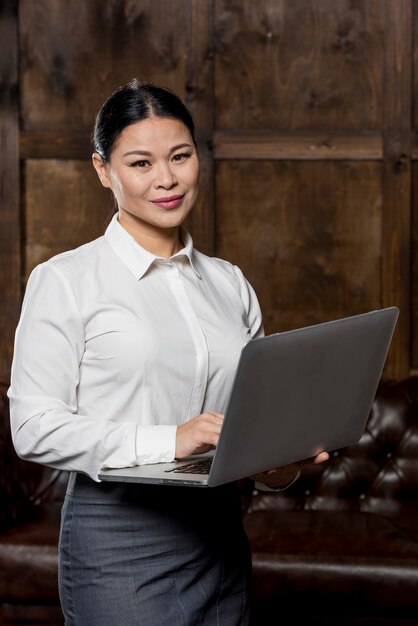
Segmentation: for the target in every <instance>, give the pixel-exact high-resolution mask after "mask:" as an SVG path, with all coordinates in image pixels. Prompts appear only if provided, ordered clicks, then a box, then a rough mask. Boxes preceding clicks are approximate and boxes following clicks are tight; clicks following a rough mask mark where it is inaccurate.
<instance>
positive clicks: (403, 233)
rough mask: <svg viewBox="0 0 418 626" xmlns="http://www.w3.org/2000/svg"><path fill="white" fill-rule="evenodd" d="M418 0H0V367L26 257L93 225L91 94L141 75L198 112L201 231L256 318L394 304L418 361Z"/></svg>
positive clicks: (276, 327)
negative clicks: (232, 266) (242, 279)
mask: <svg viewBox="0 0 418 626" xmlns="http://www.w3.org/2000/svg"><path fill="white" fill-rule="evenodd" d="M417 16H418V0H260V1H259V2H254V0H71V2H68V1H67V0H36V2H34V1H32V0H20V1H18V0H2V1H1V2H0V46H1V54H0V112H1V128H0V132H1V146H0V178H1V180H0V193H1V205H0V211H1V213H0V246H1V247H0V254H1V272H0V297H1V302H0V333H1V340H0V358H1V364H0V368H1V370H3V371H7V370H8V369H9V367H10V360H11V355H12V343H13V336H14V331H15V326H16V323H17V319H18V315H19V310H20V305H21V298H22V292H23V290H24V286H25V281H26V278H27V276H28V273H29V272H30V270H31V269H32V268H33V267H34V266H35V265H36V264H37V263H39V262H41V261H43V260H45V259H47V258H48V257H50V256H51V255H53V254H55V253H57V252H60V251H62V250H66V249H69V248H72V247H74V246H76V245H78V244H81V243H84V242H86V241H88V240H90V239H91V238H93V237H96V236H98V235H100V234H102V232H103V229H104V227H105V225H106V223H107V220H108V217H109V212H110V209H111V201H110V198H109V196H108V195H107V193H106V192H105V190H104V189H103V188H102V187H101V186H100V185H99V183H98V181H97V179H96V177H95V174H94V173H93V170H92V167H91V164H90V155H91V148H90V135H91V130H92V126H93V123H94V117H95V114H96V111H97V109H98V107H99V105H100V104H101V102H102V101H103V99H104V98H105V97H107V96H108V95H109V94H110V93H111V92H112V91H113V89H115V88H116V87H117V86H118V85H120V84H122V83H125V82H127V81H129V80H131V79H132V78H133V77H137V78H140V79H144V80H150V81H153V82H156V83H158V84H162V85H165V86H167V87H170V88H172V89H174V90H176V91H177V92H178V93H179V94H180V95H181V96H182V97H183V98H184V99H185V101H186V102H187V104H188V106H189V107H190V109H191V111H192V113H193V114H194V117H195V121H196V124H197V128H198V133H197V136H198V144H199V152H200V158H201V163H202V172H203V175H202V185H201V192H200V195H199V199H198V203H197V206H196V208H195V210H194V212H193V215H192V217H191V218H190V220H189V223H188V226H189V228H190V230H191V233H192V235H193V238H194V240H195V244H196V245H197V247H199V248H200V249H202V250H203V251H204V252H207V253H210V254H214V255H217V256H220V257H224V258H227V259H229V260H231V261H232V262H234V263H237V264H238V265H239V266H240V267H241V268H242V270H243V271H244V273H245V274H246V276H247V277H248V279H249V280H250V281H251V282H252V284H253V285H254V287H255V289H256V291H257V293H258V294H259V298H260V301H261V304H262V308H263V311H264V316H265V326H266V331H267V332H275V331H280V330H286V329H290V328H294V327H297V326H302V325H306V324H312V323H316V322H321V321H325V320H327V319H332V318H335V317H341V316H345V315H351V314H356V313H361V312H364V311H367V310H370V309H373V308H379V307H382V306H388V305H397V306H399V307H400V318H399V322H398V327H397V330H396V333H395V336H394V339H393V344H392V347H391V350H390V353H389V357H388V362H387V367H386V369H385V373H386V374H387V375H388V376H393V377H395V376H396V377H398V376H403V375H406V374H408V373H409V372H410V371H411V370H412V371H414V369H415V368H418V288H417V286H416V285H417V283H418V280H417V279H418V257H417V255H416V253H415V249H416V244H417V242H418V225H417V221H418V220H417V216H418V188H417V187H418V140H417V137H418V135H417V128H418V110H417V106H416V103H418V72H417V71H416V67H417V62H418V43H417V34H416V28H415V25H416V23H417Z"/></svg>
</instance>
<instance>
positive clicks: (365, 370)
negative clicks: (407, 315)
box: [208, 307, 399, 486]
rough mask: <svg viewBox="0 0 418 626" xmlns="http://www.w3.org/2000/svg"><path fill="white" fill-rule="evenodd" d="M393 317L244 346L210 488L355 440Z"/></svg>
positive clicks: (385, 312)
mask: <svg viewBox="0 0 418 626" xmlns="http://www.w3.org/2000/svg"><path fill="white" fill-rule="evenodd" d="M398 314H399V310H398V308H397V307H389V308H386V309H380V310H376V311H371V312H369V313H363V314H360V315H356V316H352V317H346V318H342V319H339V320H333V321H330V322H324V323H322V324H317V325H314V326H309V327H305V328H299V329H295V330H291V331H287V332H284V333H278V334H275V335H269V336H267V337H262V338H259V339H253V340H251V341H250V342H249V343H248V344H246V346H245V347H244V348H243V350H242V353H241V358H240V362H239V364H238V368H237V372H236V376H235V383H234V386H233V390H232V393H231V397H230V399H229V404H228V407H227V411H226V418H225V420H224V424H223V426H222V432H221V436H220V439H219V443H218V446H217V449H216V452H215V457H214V461H213V464H212V469H211V472H210V475H209V481H208V484H209V486H216V485H219V484H222V483H225V482H229V481H232V480H236V479H239V478H242V477H244V476H249V475H252V474H255V473H258V472H263V471H265V470H267V469H270V468H274V467H280V466H282V465H286V464H288V463H293V462H296V461H300V460H302V459H305V458H309V457H312V456H314V455H316V454H317V453H319V452H321V451H322V450H327V451H332V450H336V449H338V448H342V447H345V446H347V445H351V444H353V443H355V442H356V441H358V440H359V439H360V437H361V436H362V434H363V432H364V429H365V426H366V422H367V418H368V416H369V413H370V410H371V406H372V403H373V400H374V397H375V394H376V390H377V386H378V384H379V380H380V378H381V375H382V371H383V367H384V364H385V361H386V357H387V353H388V350H389V346H390V342H391V339H392V335H393V331H394V328H395V325H396V321H397V318H398Z"/></svg>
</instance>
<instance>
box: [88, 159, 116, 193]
mask: <svg viewBox="0 0 418 626" xmlns="http://www.w3.org/2000/svg"><path fill="white" fill-rule="evenodd" d="M91 160H92V163H93V167H94V169H95V170H96V172H97V176H98V177H99V179H100V182H101V183H102V185H103V187H107V188H109V189H111V188H112V185H111V183H110V179H109V174H108V171H107V167H106V163H104V162H103V159H102V157H101V156H100V154H98V153H97V152H93V154H92V156H91Z"/></svg>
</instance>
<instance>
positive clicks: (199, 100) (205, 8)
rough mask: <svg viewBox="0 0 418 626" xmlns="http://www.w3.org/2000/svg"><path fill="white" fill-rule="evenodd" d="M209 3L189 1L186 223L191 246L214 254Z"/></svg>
mask: <svg viewBox="0 0 418 626" xmlns="http://www.w3.org/2000/svg"><path fill="white" fill-rule="evenodd" d="M213 17H214V16H213V2H212V0H193V1H192V2H191V7H190V18H189V20H188V28H189V33H188V36H187V42H188V44H187V48H186V50H187V55H186V58H187V62H186V89H185V92H186V96H185V101H186V104H187V106H188V108H189V109H190V112H191V114H192V116H193V119H194V123H195V128H196V141H197V145H198V153H199V161H200V178H199V194H198V197H197V201H196V204H195V206H194V208H193V211H192V212H191V213H190V215H189V218H188V220H187V222H186V227H187V228H188V229H189V230H190V232H191V234H192V237H193V242H194V245H195V246H196V247H197V248H198V249H199V250H201V251H202V252H204V253H207V254H211V253H213V250H214V206H213V201H214V174H213V154H212V151H211V139H212V136H213V117H214V94H213Z"/></svg>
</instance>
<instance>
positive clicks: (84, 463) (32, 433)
mask: <svg viewBox="0 0 418 626" xmlns="http://www.w3.org/2000/svg"><path fill="white" fill-rule="evenodd" d="M84 349H85V337H84V328H83V323H82V320H81V316H80V312H79V311H78V308H77V303H76V301H75V298H74V295H73V293H72V290H71V287H70V285H69V284H68V282H67V280H66V278H65V276H64V275H63V274H62V273H61V272H60V271H59V270H58V269H57V268H55V267H54V266H53V265H48V264H43V265H41V266H38V267H37V268H36V269H35V270H34V271H33V273H32V275H31V277H30V279H29V281H28V285H27V289H26V294H25V298H24V302H23V307H22V313H21V318H20V321H19V324H18V327H17V330H16V337H15V349H14V357H13V364H12V382H11V387H10V389H9V397H10V408H11V425H12V434H13V441H14V445H15V448H16V451H17V453H18V454H19V456H21V457H22V458H27V459H31V460H34V461H37V462H39V463H44V464H46V465H50V466H52V467H56V468H59V469H67V470H72V471H80V472H84V473H87V474H88V475H90V476H91V477H92V478H93V479H95V480H97V474H98V472H99V470H100V468H101V467H102V466H112V467H124V466H133V465H135V464H137V462H138V451H137V441H138V424H137V423H135V422H123V423H116V422H114V421H111V420H104V419H103V417H102V416H101V415H97V416H92V415H80V414H79V413H78V412H77V411H78V405H77V387H78V384H79V375H80V363H81V360H82V358H83V353H84ZM148 430H149V429H147V428H146V427H145V428H144V429H143V432H142V433H141V435H142V436H143V438H147V436H148V432H147V431H148ZM174 433H175V426H170V425H167V426H164V427H162V428H160V429H159V431H158V435H159V447H160V449H161V448H164V441H165V445H166V453H165V454H164V453H163V454H160V456H159V458H158V459H157V460H172V458H173V456H174V450H173V442H174ZM151 436H152V435H151ZM144 445H145V447H146V444H144Z"/></svg>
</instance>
